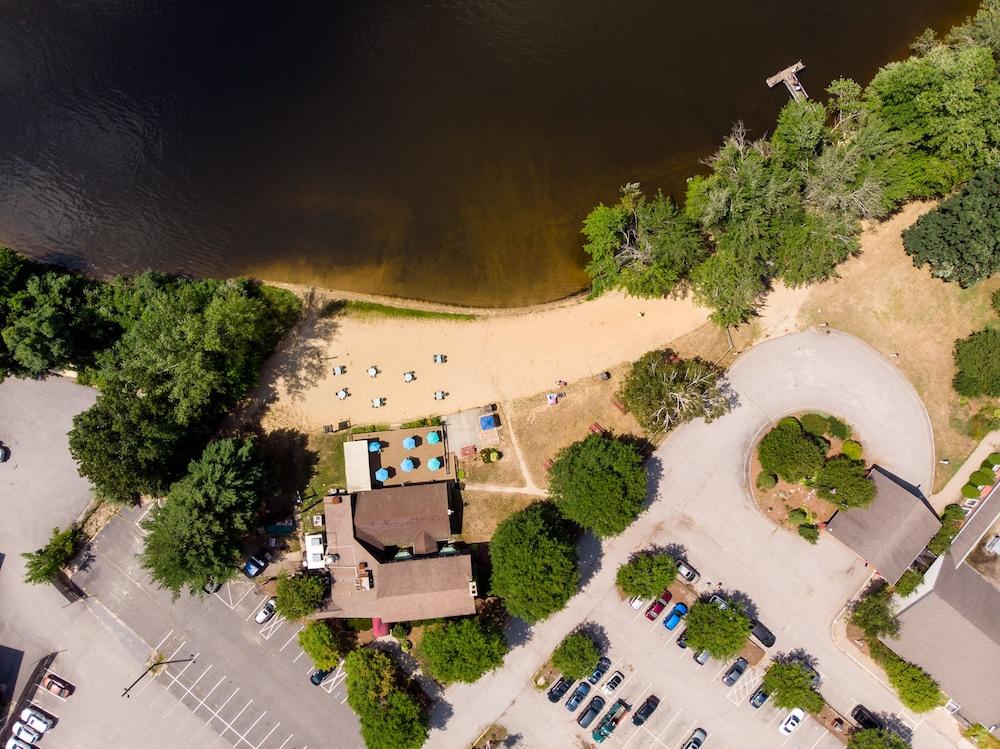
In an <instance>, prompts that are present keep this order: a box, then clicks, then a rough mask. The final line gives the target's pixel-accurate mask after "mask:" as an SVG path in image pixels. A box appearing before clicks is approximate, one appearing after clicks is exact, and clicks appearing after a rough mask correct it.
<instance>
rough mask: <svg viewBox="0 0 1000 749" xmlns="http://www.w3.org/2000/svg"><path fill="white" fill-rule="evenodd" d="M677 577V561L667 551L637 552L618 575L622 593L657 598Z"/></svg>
mask: <svg viewBox="0 0 1000 749" xmlns="http://www.w3.org/2000/svg"><path fill="white" fill-rule="evenodd" d="M676 579H677V561H676V560H675V559H674V558H673V557H672V556H670V555H669V554H667V553H666V552H642V553H639V554H635V555H633V557H632V558H631V559H629V560H628V561H627V562H626V563H625V564H623V565H622V566H621V567H619V568H618V575H617V577H616V581H617V583H618V587H619V588H621V591H622V593H624V594H625V595H627V596H639V597H641V598H656V596H658V595H660V593H662V592H663V591H664V590H666V589H667V587H668V586H669V585H670V584H671V583H673V582H674V580H676Z"/></svg>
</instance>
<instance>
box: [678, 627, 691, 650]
mask: <svg viewBox="0 0 1000 749" xmlns="http://www.w3.org/2000/svg"><path fill="white" fill-rule="evenodd" d="M687 646H688V631H687V630H686V629H685V630H684V631H683V632H681V636H680V637H678V638H677V647H679V648H680V649H681V650H683V649H684V648H686V647H687Z"/></svg>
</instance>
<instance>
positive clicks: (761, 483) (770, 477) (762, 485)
mask: <svg viewBox="0 0 1000 749" xmlns="http://www.w3.org/2000/svg"><path fill="white" fill-rule="evenodd" d="M777 485H778V477H777V476H775V475H774V474H773V473H768V472H767V471H761V472H760V473H758V474H757V488H758V489H760V490H761V491H762V492H766V491H768V490H769V489H773V488H774V487H775V486H777Z"/></svg>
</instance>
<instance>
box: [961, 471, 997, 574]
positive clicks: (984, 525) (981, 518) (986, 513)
mask: <svg viewBox="0 0 1000 749" xmlns="http://www.w3.org/2000/svg"><path fill="white" fill-rule="evenodd" d="M998 489H1000V484H998V485H997V486H994V487H993V491H991V492H990V493H989V494H987V495H986V499H984V500H983V501H982V502H980V503H979V505H978V506H977V507H976V509H975V510H974V511H973V512H972V513H971V514H970V515H969V517H967V518H966V519H965V523H964V524H963V525H962V530H960V531H959V532H958V535H957V536H955V540H954V541H952V542H951V554H952V556H953V557H954V559H955V564H961V563H962V562H963V561H965V558H966V557H967V556H969V554H970V553H971V552H972V550H973V549H975V548H976V546H978V545H979V541H980V540H981V539H982V537H983V534H984V533H986V531H988V530H989V529H990V528H991V527H992V526H993V524H994V523H995V522H996V521H997V518H998V517H1000V499H997V497H1000V491H998Z"/></svg>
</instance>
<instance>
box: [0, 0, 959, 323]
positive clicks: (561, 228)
mask: <svg viewBox="0 0 1000 749" xmlns="http://www.w3.org/2000/svg"><path fill="white" fill-rule="evenodd" d="M974 7H975V3H974V2H972V0H878V2H870V1H869V2H861V1H860V0H854V1H849V0H815V1H813V2H801V1H800V2H791V0H755V2H752V3H735V2H724V3H705V2H700V1H697V0H670V1H669V2H668V1H667V0H617V1H616V2H597V1H595V0H547V1H545V2H523V1H522V2H516V1H515V0H463V1H461V2H459V1H458V0H454V1H451V2H445V1H438V2H433V1H431V2H421V3H417V2H408V1H407V0H364V2H347V1H346V0H339V1H338V0H331V1H330V2H326V3H278V2H259V1H254V0H247V1H245V2H239V3H236V2H211V3H206V2H194V0H188V1H187V2H182V1H178V0H158V1H157V0H105V1H104V2H101V3H94V2H91V1H90V0H61V1H60V2H58V3H53V2H48V1H46V2H42V1H41V0H7V1H5V2H0V101H2V107H0V112H2V114H0V240H2V241H4V242H6V243H8V244H11V245H13V246H15V247H17V248H19V249H21V250H23V251H26V252H29V253H31V254H34V255H37V256H39V257H44V258H48V259H52V260H57V261H59V262H63V263H65V264H67V265H71V266H73V267H76V268H86V269H89V270H91V271H93V272H97V273H111V272H123V271H125V272H133V271H139V270H142V269H145V268H148V267H152V268H159V269H163V270H171V271H182V272H188V273H193V274H211V275H233V274H241V273H255V274H259V275H263V276H265V277H270V278H278V279H281V280H289V281H306V282H315V283H320V284H323V285H326V286H330V287H334V288H344V289H352V290H358V291H371V292H376V293H387V294H395V295H402V296H409V297H418V298H424V299H432V300H436V301H448V302H454V303H460V304H478V305H519V304H526V303H531V302H538V301H545V300H549V299H553V298H557V297H560V296H563V295H566V294H568V293H571V292H573V291H576V290H578V289H579V288H580V287H581V286H583V285H584V283H585V281H586V279H585V276H584V274H583V271H582V267H583V263H584V255H583V252H582V250H581V249H580V244H581V243H580V237H579V226H580V221H581V219H582V218H583V216H584V215H585V214H586V212H587V211H588V210H589V208H590V207H591V206H592V205H593V204H594V203H595V202H596V201H597V200H599V199H603V200H605V201H609V200H614V198H615V196H616V193H617V189H618V187H619V185H621V184H622V183H624V182H626V181H631V180H641V181H642V182H643V183H644V185H645V186H646V187H648V188H650V189H654V188H656V187H662V188H664V189H665V190H666V191H668V192H671V193H673V194H682V193H683V186H684V179H685V178H686V177H688V176H689V175H691V174H693V173H694V172H695V171H696V170H697V169H698V160H699V159H700V158H702V157H703V156H705V155H707V154H708V153H710V152H712V151H713V150H715V148H716V146H717V144H718V142H719V139H720V138H721V136H722V135H723V134H724V133H725V132H726V131H727V130H728V129H729V127H730V124H731V123H732V121H734V120H736V119H743V120H744V121H745V122H747V123H748V125H750V126H751V127H752V128H755V129H757V130H758V131H759V130H760V129H762V128H767V127H770V126H771V124H772V123H773V118H774V115H775V113H776V111H777V109H778V108H779V107H780V106H781V105H782V104H783V103H784V102H785V100H786V99H787V94H786V93H785V91H784V90H783V89H775V90H773V91H771V90H768V89H767V88H765V86H764V82H763V81H764V78H765V77H767V76H768V75H771V74H772V73H774V72H775V71H776V70H778V69H779V68H782V67H784V66H786V65H788V64H790V63H792V62H794V61H795V60H797V59H799V58H802V59H803V60H804V61H805V63H806V66H807V67H806V70H805V71H804V72H803V74H802V81H803V83H804V85H805V87H806V89H807V90H808V91H810V92H811V93H812V94H814V95H819V94H821V93H822V90H823V88H824V87H825V86H826V85H827V84H828V83H829V81H830V80H831V79H832V78H834V77H837V76H841V75H846V76H852V77H855V78H858V79H860V80H867V79H868V78H869V77H870V76H871V74H872V73H873V72H874V70H875V68H877V67H878V65H880V64H882V63H884V62H886V61H887V60H889V59H893V58H897V57H900V56H902V55H904V54H905V53H906V44H907V42H908V41H909V40H910V39H911V38H912V37H913V36H915V35H916V34H917V33H918V32H919V31H920V30H921V29H923V28H924V27H926V26H928V25H932V26H935V27H937V28H944V27H947V26H950V25H951V24H952V23H953V22H954V21H956V20H958V19H959V18H961V17H964V16H965V15H967V14H968V13H969V12H971V11H972V10H973V9H974Z"/></svg>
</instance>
